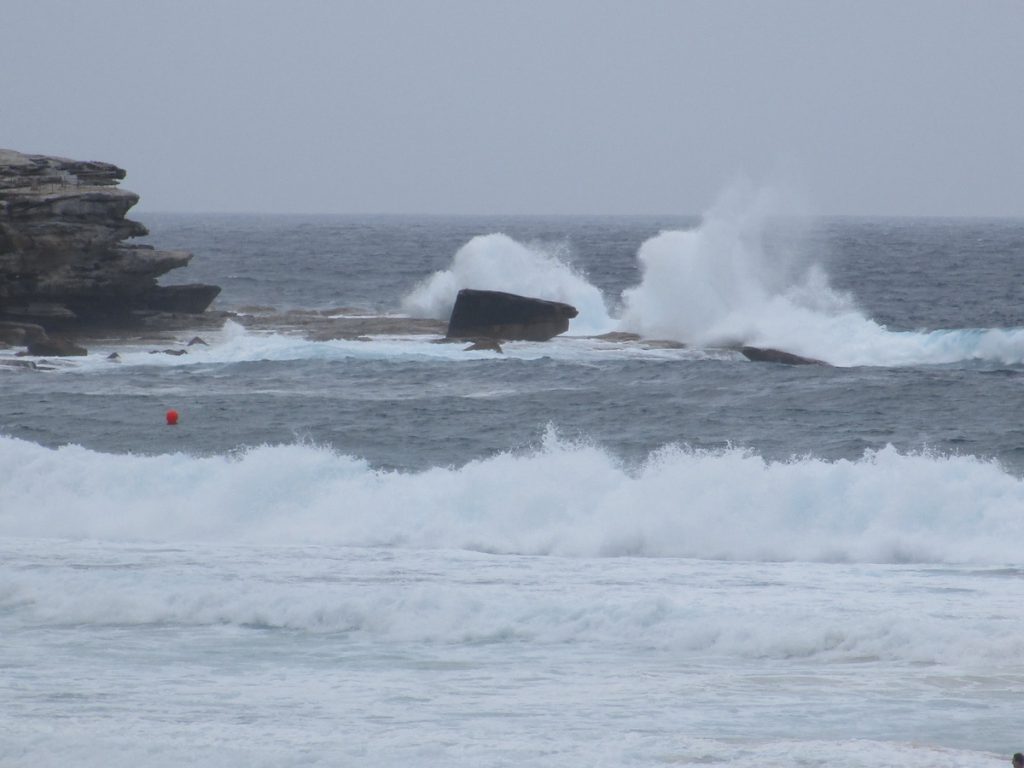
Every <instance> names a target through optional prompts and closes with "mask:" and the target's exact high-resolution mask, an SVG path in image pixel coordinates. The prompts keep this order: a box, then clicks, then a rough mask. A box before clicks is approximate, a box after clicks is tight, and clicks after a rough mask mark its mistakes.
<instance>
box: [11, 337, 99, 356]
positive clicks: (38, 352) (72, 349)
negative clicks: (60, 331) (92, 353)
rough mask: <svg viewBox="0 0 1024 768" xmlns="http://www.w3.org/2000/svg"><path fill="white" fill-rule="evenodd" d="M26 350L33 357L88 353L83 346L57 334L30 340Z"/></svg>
mask: <svg viewBox="0 0 1024 768" xmlns="http://www.w3.org/2000/svg"><path fill="white" fill-rule="evenodd" d="M26 351H27V352H28V353H29V354H30V355H33V356H35V357H78V356H82V355H87V354H88V352H87V351H86V349H85V347H80V346H78V345H77V344H75V343H74V342H73V341H70V340H68V339H64V338H60V337H57V336H51V337H47V338H45V339H38V340H36V341H30V342H29V343H28V345H27V349H26Z"/></svg>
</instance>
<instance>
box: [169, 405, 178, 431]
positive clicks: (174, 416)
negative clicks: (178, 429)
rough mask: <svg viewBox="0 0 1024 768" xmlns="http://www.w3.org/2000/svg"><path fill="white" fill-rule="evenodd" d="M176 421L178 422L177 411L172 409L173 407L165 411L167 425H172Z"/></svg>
mask: <svg viewBox="0 0 1024 768" xmlns="http://www.w3.org/2000/svg"><path fill="white" fill-rule="evenodd" d="M177 423H178V412H177V411H176V410H174V409H173V408H171V410H169V411H168V412H167V426H169V427H173V426H174V425H175V424H177Z"/></svg>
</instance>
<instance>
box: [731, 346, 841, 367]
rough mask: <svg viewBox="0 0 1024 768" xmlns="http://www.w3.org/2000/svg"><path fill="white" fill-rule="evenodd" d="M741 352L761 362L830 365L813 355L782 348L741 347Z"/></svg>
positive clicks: (750, 358) (749, 358) (748, 357)
mask: <svg viewBox="0 0 1024 768" xmlns="http://www.w3.org/2000/svg"><path fill="white" fill-rule="evenodd" d="M740 352H741V353H742V354H743V356H744V357H745V358H747V359H748V360H754V361H756V362H759V363H780V364H782V365H828V363H826V362H825V361H824V360H816V359H814V358H813V357H801V356H800V355H794V354H793V353H792V352H783V351H782V350H781V349H771V348H768V347H766V348H762V347H740Z"/></svg>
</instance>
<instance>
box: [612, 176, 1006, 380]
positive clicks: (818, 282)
mask: <svg viewBox="0 0 1024 768" xmlns="http://www.w3.org/2000/svg"><path fill="white" fill-rule="evenodd" d="M784 212H785V207H784V206H782V205H780V197H779V196H778V195H777V194H776V193H775V192H773V191H771V190H758V191H755V190H753V189H752V188H751V187H749V186H741V187H737V188H734V189H732V190H730V191H728V192H727V193H726V194H725V195H723V197H722V198H721V199H720V200H719V202H718V203H717V204H716V205H715V206H713V207H712V209H711V210H710V211H709V212H708V213H707V214H706V215H705V216H704V219H703V221H702V222H701V224H700V226H699V227H697V228H696V229H692V230H686V231H669V232H662V233H661V234H659V235H657V236H656V237H653V238H651V239H649V240H647V241H646V242H645V243H643V245H641V247H640V250H639V252H638V254H637V258H638V259H639V261H640V266H641V270H642V273H643V279H642V280H641V283H640V285H638V286H636V287H634V288H631V289H628V290H626V291H624V292H623V295H622V303H623V313H622V317H621V321H620V326H619V327H620V329H621V330H624V331H632V332H635V333H638V334H640V335H641V336H644V337H646V338H665V339H674V340H678V341H682V342H686V343H689V344H694V345H697V346H718V345H736V344H749V345H753V346H759V347H775V348H779V349H783V350H785V351H788V352H793V353H796V354H799V355H803V356H806V357H812V358H818V359H821V360H825V361H827V362H829V363H832V364H834V365H839V366H854V365H885V366H900V365H935V364H946V363H956V362H963V361H969V360H981V361H990V362H998V363H1002V364H1021V363H1024V328H1013V329H1002V328H989V329H955V330H935V331H890V330H888V329H887V328H886V327H885V326H884V325H881V324H879V323H877V322H875V321H874V320H872V319H871V318H869V317H867V316H866V315H865V314H864V313H863V312H862V311H861V310H860V309H858V307H857V306H856V304H855V302H854V301H853V299H852V297H851V296H849V295H848V294H844V293H842V292H839V291H836V290H834V289H833V288H832V287H831V285H830V284H829V279H828V275H827V273H826V272H825V271H824V269H823V268H822V267H821V266H820V265H817V264H815V263H813V262H811V261H809V260H808V259H807V258H805V256H804V253H803V250H802V248H801V247H800V240H799V237H793V235H794V234H797V235H798V234H799V232H798V230H797V229H796V227H795V225H796V224H797V220H795V219H782V218H781V217H780V214H783V213H784ZM780 235H781V236H780Z"/></svg>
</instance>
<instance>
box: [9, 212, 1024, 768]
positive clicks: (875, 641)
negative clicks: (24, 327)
mask: <svg viewBox="0 0 1024 768" xmlns="http://www.w3.org/2000/svg"><path fill="white" fill-rule="evenodd" d="M757 208H758V206H757V205H756V204H748V205H737V204H735V201H733V203H731V204H728V205H726V204H722V205H720V206H718V207H717V208H716V209H714V210H712V211H710V212H709V213H708V214H706V215H705V216H704V217H702V218H700V219H685V218H680V219H637V218H631V219H616V218H603V219H563V218H532V219H531V218H516V219H482V218H454V219H445V218H400V217H379V218H373V217H370V218H346V217H264V218H258V217H214V216H199V217H196V216H193V217H183V216H169V215H167V216H154V217H152V218H151V219H149V218H147V219H146V223H147V224H148V225H149V226H150V228H151V230H152V235H151V239H152V240H153V241H154V242H157V243H158V244H160V245H162V246H166V247H180V248H186V249H191V250H192V251H193V252H195V254H196V257H195V263H194V265H193V266H191V267H189V269H188V270H186V271H185V272H183V273H182V274H181V275H177V276H174V278H173V279H175V280H180V281H182V282H192V281H207V282H214V283H218V284H220V285H223V286H224V288H225V290H224V293H223V294H222V296H221V297H220V298H219V299H218V304H217V306H219V307H220V308H222V309H229V310H240V309H242V308H244V307H247V306H251V305H261V306H273V307H276V308H278V309H288V308H291V307H303V308H332V307H348V308H350V309H352V310H355V311H361V312H365V313H367V314H381V313H404V314H410V315H417V316H434V317H439V318H440V317H444V316H445V313H446V312H447V311H448V309H450V302H451V300H452V298H453V297H454V292H455V291H456V290H457V289H458V288H459V287H467V286H468V287H481V288H495V289H503V290H511V291H516V292H521V293H531V294H533V295H541V296H545V297H547V298H553V299H558V300H564V301H570V302H571V303H573V304H574V305H575V306H577V307H578V308H579V309H580V316H579V318H577V320H575V321H574V323H573V326H572V327H571V328H570V333H569V334H568V335H567V336H565V337H561V338H558V339H555V340H552V341H551V342H547V343H543V344H530V343H512V344H507V345H505V351H504V354H502V355H498V354H496V353H492V352H474V353H467V352H463V351H462V349H461V348H460V347H459V346H453V345H437V344H432V343H431V340H430V339H429V338H427V337H421V336H398V337H395V336H389V337H375V338H373V339H372V340H370V341H343V340H339V341H322V342H314V341H308V340H304V339H302V338H299V337H297V336H294V335H291V334H287V333H283V332H277V333H272V332H267V333H265V332H255V331H251V330H249V331H247V330H245V329H244V328H243V327H242V326H241V325H239V324H236V323H230V322H229V323H227V324H226V325H225V327H224V328H223V329H221V330H219V331H216V332H215V333H207V334H205V335H206V338H207V341H209V342H210V344H209V346H208V347H194V348H190V349H189V354H188V355H185V356H182V357H169V356H164V355H150V354H149V351H150V348H151V346H147V344H145V343H142V342H140V343H138V344H135V345H128V346H124V345H121V344H116V345H115V344H113V343H110V344H107V345H104V343H102V342H100V343H97V344H96V345H94V347H93V349H92V354H91V355H90V356H89V357H88V358H85V359H81V360H75V361H71V362H70V363H69V364H68V365H66V366H61V367H60V368H59V369H58V370H54V371H36V372H32V371H22V370H15V369H6V368H5V367H3V366H0V385H2V386H0V461H2V463H3V466H5V467H8V468H9V470H10V471H8V472H6V473H4V475H3V476H2V477H0V551H2V555H0V633H2V636H3V638H4V643H3V645H2V647H0V669H2V670H3V674H2V675H0V702H2V703H3V706H0V731H2V732H4V733H5V734H6V735H5V737H4V739H3V742H4V747H3V754H0V764H5V765H7V764H9V765H28V764H31V765H67V764H74V765H97V766H98V765H104V766H106V765H132V766H138V765H179V764H181V763H182V762H191V763H193V764H199V765H316V764H319V765H355V764H360V765H364V764H374V765H399V764H410V763H411V764H416V765H438V766H440V765H505V764H508V765H511V764H516V765H520V764H529V765H567V764H569V765H577V764H601V763H602V762H603V763H606V764H614V765H651V764H659V763H669V764H683V765H686V764H705V765H706V764H712V765H714V764H723V765H729V764H738V763H741V762H756V763H759V764H763V765H778V766H784V765H786V766H788V765H799V764H815V765H817V764H821V763H823V762H828V763H831V764H835V765H838V766H886V765H892V766H896V765H900V766H902V765H905V764H906V763H908V762H915V763H927V764H932V765H940V766H941V765H948V766H956V765H993V766H994V765H1001V764H1004V763H1005V762H1006V761H1007V760H1008V755H1009V753H1012V752H1014V751H1018V750H1020V749H1022V748H1024V743H1020V742H1019V741H1018V739H1019V734H1018V725H1019V718H1018V717H1017V716H1016V712H1015V709H1016V707H1015V704H1016V703H1017V699H1019V691H1020V688H1021V684H1022V682H1024V662H1022V659H1024V656H1022V650H1024V648H1022V641H1021V640H1019V637H1020V633H1019V631H1018V630H1017V621H1018V616H1017V614H1018V613H1019V610H1018V609H1019V605H1020V603H1021V589H1022V583H1024V582H1022V579H1021V571H1020V569H1019V554H1018V553H1019V550H1020V543H1021V541H1022V540H1024V482H1022V474H1024V428H1022V427H1021V425H1020V423H1019V419H1018V414H1019V413H1020V412H1022V410H1024V409H1022V407H1021V406H1022V405H1024V403H1022V401H1021V381H1022V380H1021V374H1022V373H1024V328H1022V327H1024V319H1022V310H1021V306H1022V303H1021V299H1022V296H1021V291H1022V283H1021V279H1020V278H1021V270H1022V268H1024V223H1022V222H1013V221H979V220H963V221H957V220H934V221H933V220H915V221H904V220H842V219H839V220H827V221H812V222H806V221H797V220H791V219H783V220H780V219H775V218H771V217H766V216H764V215H762V214H761V213H760V212H759V211H758V210H757ZM608 330H623V331H630V332H634V333H639V334H641V335H642V336H643V337H645V338H647V339H659V340H671V341H676V342H683V343H685V344H686V347H685V348H673V347H666V346H665V345H649V344H643V343H628V342H611V341H602V340H598V339H595V338H592V336H593V335H594V334H598V333H602V332H604V331H608ZM737 343H750V344H757V345H761V346H773V347H778V348H782V349H787V350H790V351H793V352H796V353H798V354H803V355H806V356H810V357H816V358H819V359H822V360H825V361H827V362H829V363H832V364H833V367H820V366H809V367H799V368H790V367H783V366H773V365H766V364H757V363H751V362H748V361H747V360H746V359H745V358H743V357H742V356H741V355H739V354H738V353H736V352H734V351H732V350H731V349H730V348H729V347H730V346H731V345H735V344H737ZM114 349H116V350H117V351H118V352H119V354H120V356H121V362H120V363H118V364H113V363H109V362H107V361H106V360H105V359H104V357H105V354H106V353H108V352H109V351H113V350H114ZM13 353H14V350H7V351H0V355H4V356H9V355H13ZM170 407H174V408H176V409H177V410H178V411H179V412H180V413H181V414H182V419H181V423H180V424H179V425H178V426H177V427H174V428H170V427H166V426H164V425H163V413H164V411H165V410H166V409H167V408H170Z"/></svg>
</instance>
